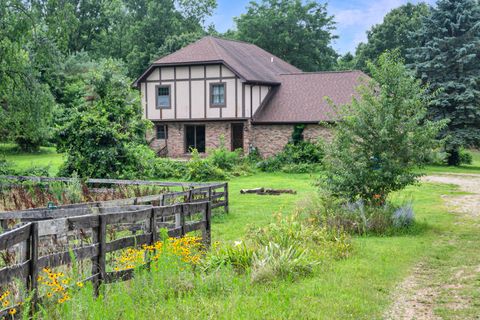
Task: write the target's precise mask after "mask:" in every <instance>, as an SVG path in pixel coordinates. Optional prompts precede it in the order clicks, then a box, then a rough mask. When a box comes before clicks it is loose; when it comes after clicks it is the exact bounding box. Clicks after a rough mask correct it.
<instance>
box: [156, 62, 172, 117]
mask: <svg viewBox="0 0 480 320" xmlns="http://www.w3.org/2000/svg"><path fill="white" fill-rule="evenodd" d="M158 83H159V84H160V85H161V84H162V68H160V67H159V68H158ZM170 99H171V95H170ZM171 104H172V103H171V101H170V105H171ZM162 117H163V112H162V109H160V119H162Z"/></svg>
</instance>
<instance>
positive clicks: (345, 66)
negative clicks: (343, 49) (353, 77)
mask: <svg viewBox="0 0 480 320" xmlns="http://www.w3.org/2000/svg"><path fill="white" fill-rule="evenodd" d="M356 63H357V61H356V59H355V57H354V56H353V54H351V53H350V52H347V53H345V54H344V55H343V56H340V57H338V59H337V65H336V66H335V70H338V71H341V70H353V69H355V65H356Z"/></svg>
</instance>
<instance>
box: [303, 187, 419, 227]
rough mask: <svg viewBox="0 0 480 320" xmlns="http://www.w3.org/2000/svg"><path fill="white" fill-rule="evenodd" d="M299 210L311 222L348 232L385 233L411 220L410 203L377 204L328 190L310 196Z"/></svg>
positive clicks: (411, 223)
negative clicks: (344, 196) (333, 194)
mask: <svg viewBox="0 0 480 320" xmlns="http://www.w3.org/2000/svg"><path fill="white" fill-rule="evenodd" d="M302 210H303V212H305V213H306V214H308V216H309V217H310V219H311V221H312V222H313V223H314V224H317V225H319V226H322V227H326V228H329V229H333V230H343V231H345V232H348V233H352V234H380V235H381V234H389V233H391V232H392V231H395V230H399V229H406V228H409V227H410V226H412V225H413V223H414V215H413V208H412V206H411V204H405V205H402V206H395V205H393V204H391V203H388V202H387V203H385V204H383V205H381V206H378V205H371V204H368V203H366V202H364V201H363V200H357V201H355V202H351V201H348V200H344V199H339V198H337V197H334V196H332V195H329V194H321V195H320V196H318V197H312V198H310V199H309V200H308V202H307V203H306V204H305V205H304V207H303V209H302Z"/></svg>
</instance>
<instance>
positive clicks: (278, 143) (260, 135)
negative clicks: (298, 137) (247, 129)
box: [250, 124, 293, 158]
mask: <svg viewBox="0 0 480 320" xmlns="http://www.w3.org/2000/svg"><path fill="white" fill-rule="evenodd" d="M292 133H293V125H287V124H269V125H267V124H262V125H253V126H252V130H251V141H250V142H251V143H252V145H253V146H254V147H256V148H258V151H259V152H260V155H261V156H262V157H263V158H268V157H271V156H273V155H275V154H277V153H279V152H280V151H282V149H283V147H285V145H286V144H287V143H288V141H289V140H290V139H291V137H292Z"/></svg>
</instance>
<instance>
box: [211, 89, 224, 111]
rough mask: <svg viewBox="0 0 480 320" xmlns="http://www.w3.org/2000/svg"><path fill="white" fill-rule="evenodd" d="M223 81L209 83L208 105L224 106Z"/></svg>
mask: <svg viewBox="0 0 480 320" xmlns="http://www.w3.org/2000/svg"><path fill="white" fill-rule="evenodd" d="M225 95H226V92H225V83H211V84H210V107H225V100H226V99H225Z"/></svg>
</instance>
